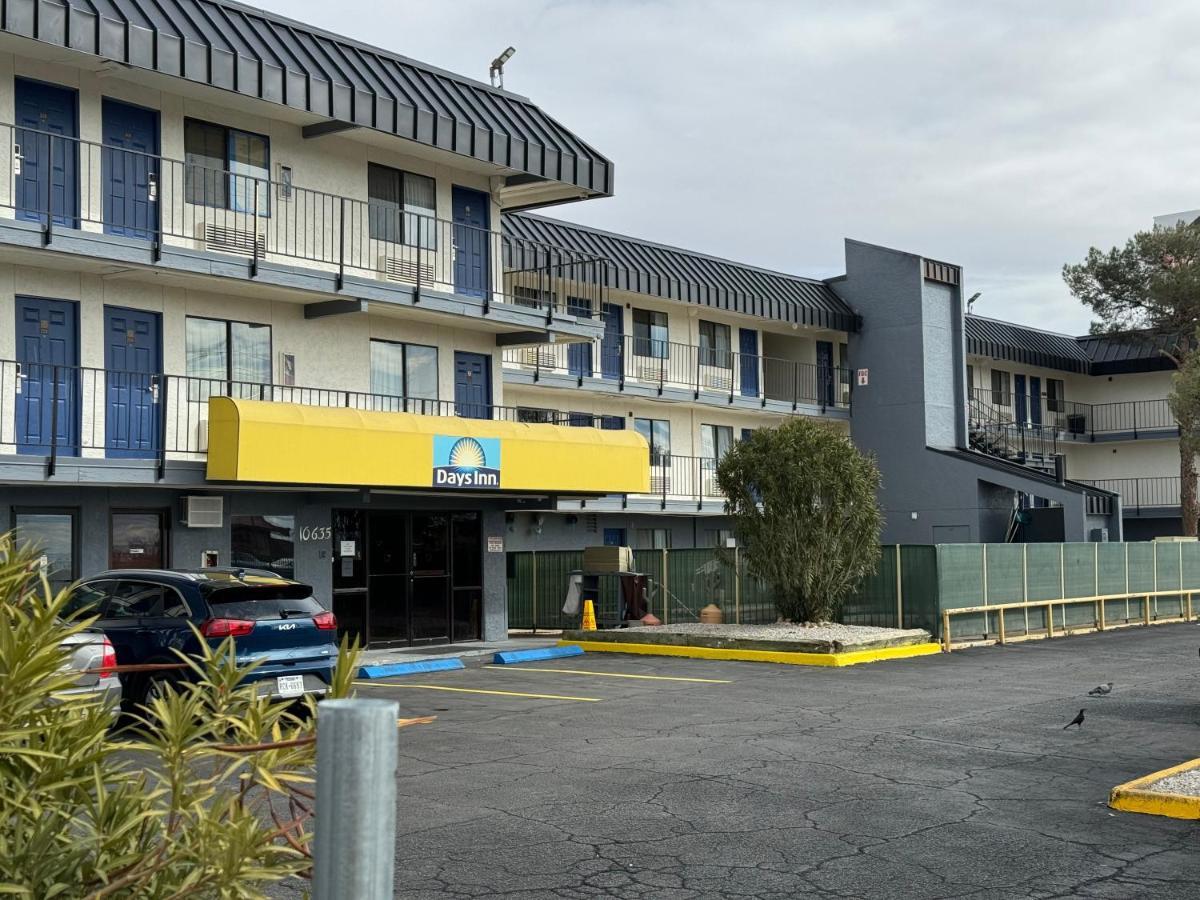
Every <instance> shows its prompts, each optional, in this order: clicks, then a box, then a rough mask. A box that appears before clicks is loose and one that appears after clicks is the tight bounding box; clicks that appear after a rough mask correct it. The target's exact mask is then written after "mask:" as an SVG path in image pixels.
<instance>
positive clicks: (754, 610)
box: [508, 546, 938, 631]
mask: <svg viewBox="0 0 1200 900" xmlns="http://www.w3.org/2000/svg"><path fill="white" fill-rule="evenodd" d="M582 562H583V553H582V552H581V551H576V550H561V551H536V550H529V551H520V552H510V553H509V554H508V625H509V628H513V629H521V630H534V631H537V630H559V629H563V628H576V627H578V625H579V616H578V615H569V616H568V615H564V614H563V612H562V607H563V601H564V599H565V596H566V592H567V583H568V577H569V575H570V573H571V572H572V571H578V570H579V569H580V567H581V565H582ZM634 568H635V569H636V570H637V571H638V572H641V573H644V574H645V575H646V577H647V584H648V594H649V607H650V611H651V612H653V613H654V614H655V615H656V616H658V618H660V619H662V620H663V621H664V622H666V623H676V622H696V621H698V620H699V615H700V610H701V609H703V608H704V607H705V606H708V605H709V604H710V603H715V604H716V605H717V606H719V607H721V611H722V613H723V614H724V620H725V621H726V622H734V623H739V624H747V625H756V624H768V623H771V622H774V621H775V620H776V618H777V614H776V612H775V600H774V597H773V595H772V593H771V591H770V589H769V588H768V587H767V586H766V585H764V584H763V583H762V582H760V581H759V580H758V579H756V578H754V577H753V576H751V575H750V574H749V573H748V572H747V571H746V567H745V565H743V563H742V560H741V558H740V555H739V554H738V553H737V551H734V550H717V549H695V550H638V551H635V553H634ZM898 571H899V578H897V572H898ZM618 592H619V584H618V583H617V578H616V577H614V576H605V577H602V578H601V580H600V602H599V604H598V608H597V609H596V617H597V619H598V620H599V621H600V622H605V621H615V620H616V617H617V610H618V608H619V606H618V604H619V599H618V598H619V594H618ZM937 619H938V608H937V565H936V550H935V548H934V547H932V546H902V547H896V546H888V547H884V548H883V553H882V557H881V560H880V565H879V568H878V569H877V571H876V572H875V574H874V575H873V576H871V577H870V578H868V579H866V580H865V581H864V582H863V584H862V585H861V586H860V588H859V590H858V591H857V592H856V593H855V594H854V596H852V597H851V598H850V599H849V600H848V601H847V603H846V604H845V609H844V613H843V616H842V621H844V622H847V623H849V624H855V625H879V626H884V627H905V628H926V629H928V630H930V631H933V630H934V629H935V628H936V627H937Z"/></svg>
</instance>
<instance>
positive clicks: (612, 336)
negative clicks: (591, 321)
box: [600, 303, 625, 378]
mask: <svg viewBox="0 0 1200 900" xmlns="http://www.w3.org/2000/svg"><path fill="white" fill-rule="evenodd" d="M600 318H601V319H603V320H604V337H603V338H601V340H600V374H601V376H602V377H604V378H620V377H621V366H622V351H623V348H624V346H625V310H624V309H622V308H621V305H620V304H619V303H605V304H604V307H603V308H602V309H601V311H600Z"/></svg>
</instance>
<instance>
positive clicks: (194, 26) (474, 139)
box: [0, 0, 613, 196]
mask: <svg viewBox="0 0 1200 900" xmlns="http://www.w3.org/2000/svg"><path fill="white" fill-rule="evenodd" d="M0 2H2V8H3V12H2V15H0V31H4V32H7V33H8V34H13V35H18V36H21V37H27V38H34V39H35V40H39V41H44V42H46V43H49V44H54V45H56V46H59V47H63V48H66V49H69V50H77V51H80V52H82V53H88V54H91V55H93V56H97V57H100V58H102V59H106V60H113V61H115V62H118V63H122V64H124V65H127V66H131V67H134V68H140V69H148V70H150V71H153V72H159V73H162V74H164V75H171V76H175V77H178V78H186V79H188V80H189V81H194V82H197V83H199V84H206V85H210V86H212V87H216V88H223V89H225V90H229V91H235V92H236V93H239V94H244V95H246V96H248V97H256V98H259V99H262V100H267V101H269V102H271V103H279V104H283V105H286V106H290V107H292V108H294V109H298V110H303V111H304V112H308V113H312V114H313V115H316V116H320V117H322V118H323V119H327V120H332V122H333V123H338V124H331V125H329V126H328V130H338V129H339V127H340V126H342V125H344V126H349V127H364V128H372V129H375V130H377V131H382V132H385V133H387V134H395V135H398V136H400V137H402V138H407V139H408V140H412V141H416V142H418V143H421V144H425V145H427V146H429V147H435V148H438V149H440V150H447V151H450V152H452V153H458V154H462V155H464V156H469V157H472V158H473V159H478V160H482V161H484V162H488V163H494V164H495V165H498V166H502V167H504V168H508V169H513V170H516V171H517V172H518V173H524V174H518V175H515V176H512V178H513V183H515V184H521V183H529V182H536V181H542V180H545V181H551V182H559V183H562V184H566V185H571V186H574V187H578V188H580V189H581V191H582V192H583V193H585V194H591V195H596V196H607V195H610V194H611V193H612V188H613V184H612V182H613V166H612V163H611V162H609V161H608V160H607V159H605V158H604V157H603V156H601V155H600V154H599V153H597V152H596V151H595V150H594V149H592V148H591V147H590V146H589V145H588V144H586V143H584V142H583V141H582V140H580V139H579V138H578V137H576V136H575V135H574V134H572V133H571V132H569V131H568V130H567V129H565V128H564V127H563V126H562V125H560V124H559V123H558V122H556V121H555V120H554V119H552V118H550V117H549V116H548V115H546V114H545V113H544V112H542V111H541V110H540V109H538V107H536V106H535V105H534V104H533V103H531V102H530V101H529V100H527V99H526V98H524V97H521V96H518V95H516V94H510V93H508V92H506V91H500V90H496V89H495V88H492V87H489V86H488V85H485V84H482V83H479V82H475V81H471V80H470V79H467V78H463V77H461V76H459V75H454V74H452V73H449V72H445V71H442V70H440V69H436V68H434V67H432V66H427V65H425V64H423V63H418V62H415V61H413V60H410V59H407V58H405V57H402V56H397V55H396V54H393V53H389V52H387V51H385V50H380V49H377V48H375V47H371V46H368V45H366V44H362V43H359V42H357V41H352V40H350V39H348V38H344V37H339V36H337V35H334V34H330V33H328V32H325V31H321V30H319V29H316V28H312V27H310V26H308V25H304V24H302V23H299V22H294V21H292V20H290V19H287V18H284V17H282V16H278V15H276V14H274V13H269V12H265V11H263V10H258V9H253V8H251V7H248V6H242V5H241V4H238V3H232V2H229V0H0Z"/></svg>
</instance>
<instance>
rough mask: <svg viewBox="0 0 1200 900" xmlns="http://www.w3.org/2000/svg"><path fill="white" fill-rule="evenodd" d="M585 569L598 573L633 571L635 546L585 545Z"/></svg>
mask: <svg viewBox="0 0 1200 900" xmlns="http://www.w3.org/2000/svg"><path fill="white" fill-rule="evenodd" d="M583 570H584V571H585V572H590V573H592V574H596V575H599V574H604V573H608V572H632V571H633V548H631V547H585V548H584V550H583Z"/></svg>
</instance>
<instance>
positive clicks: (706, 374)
mask: <svg viewBox="0 0 1200 900" xmlns="http://www.w3.org/2000/svg"><path fill="white" fill-rule="evenodd" d="M732 386H733V369H722V368H720V367H719V366H701V367H700V387H702V388H707V389H708V390H713V391H728V390H729V389H730V388H731V387H732Z"/></svg>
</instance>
